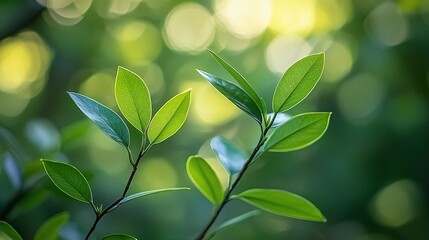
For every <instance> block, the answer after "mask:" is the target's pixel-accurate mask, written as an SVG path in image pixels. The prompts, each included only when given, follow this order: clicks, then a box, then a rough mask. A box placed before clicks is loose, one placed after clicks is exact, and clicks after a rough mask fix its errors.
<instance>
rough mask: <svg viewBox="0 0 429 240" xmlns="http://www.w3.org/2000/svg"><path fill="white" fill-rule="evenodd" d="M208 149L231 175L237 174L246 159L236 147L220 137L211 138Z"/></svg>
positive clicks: (242, 152)
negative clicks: (210, 149)
mask: <svg viewBox="0 0 429 240" xmlns="http://www.w3.org/2000/svg"><path fill="white" fill-rule="evenodd" d="M210 147H211V148H212V149H213V151H214V153H215V154H216V156H217V158H218V159H219V160H220V162H221V163H222V164H223V166H224V167H225V168H226V169H227V170H228V171H229V173H230V174H231V175H234V174H237V173H239V172H240V171H241V169H242V168H243V165H244V163H245V162H246V160H247V158H248V157H247V155H246V154H245V153H244V151H243V150H241V149H240V148H239V147H238V146H237V145H235V144H234V143H232V142H231V141H229V140H227V139H225V138H223V137H221V136H216V137H214V138H212V140H211V141H210Z"/></svg>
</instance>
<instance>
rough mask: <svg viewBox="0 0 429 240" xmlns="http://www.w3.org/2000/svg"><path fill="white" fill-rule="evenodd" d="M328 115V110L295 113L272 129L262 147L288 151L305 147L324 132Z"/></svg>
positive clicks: (329, 114)
mask: <svg viewBox="0 0 429 240" xmlns="http://www.w3.org/2000/svg"><path fill="white" fill-rule="evenodd" d="M330 116H331V113H329V112H315V113H304V114H300V115H296V116H294V117H292V118H291V119H289V120H288V121H287V122H285V123H284V124H283V125H281V126H280V127H278V128H276V130H274V132H273V133H272V135H271V137H270V138H269V139H268V141H267V143H266V144H265V147H264V149H265V150H269V151H272V152H288V151H294V150H298V149H301V148H304V147H307V146H309V145H311V144H313V143H314V142H316V141H317V140H318V139H320V138H321V137H322V136H323V134H324V133H325V132H326V129H327V128H328V125H329V118H330Z"/></svg>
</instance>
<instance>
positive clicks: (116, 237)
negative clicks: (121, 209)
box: [101, 234, 137, 240]
mask: <svg viewBox="0 0 429 240" xmlns="http://www.w3.org/2000/svg"><path fill="white" fill-rule="evenodd" d="M101 240H137V238H135V237H133V236H130V235H126V234H112V235H108V236H104V237H102V238H101Z"/></svg>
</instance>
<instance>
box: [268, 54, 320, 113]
mask: <svg viewBox="0 0 429 240" xmlns="http://www.w3.org/2000/svg"><path fill="white" fill-rule="evenodd" d="M324 63H325V54H324V53H319V54H314V55H310V56H307V57H305V58H303V59H301V60H299V61H298V62H296V63H295V64H293V65H292V66H291V67H290V68H289V69H288V70H286V72H285V74H284V75H283V77H282V79H281V80H280V81H279V83H278V85H277V87H276V90H275V91H274V97H273V111H274V112H283V111H286V110H289V109H291V108H292V107H294V106H295V105H297V104H298V103H300V102H301V101H302V100H304V98H306V97H307V96H308V94H310V92H311V91H312V90H313V88H314V86H316V84H317V82H318V81H319V78H320V76H322V72H323V66H324Z"/></svg>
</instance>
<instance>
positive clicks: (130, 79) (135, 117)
mask: <svg viewBox="0 0 429 240" xmlns="http://www.w3.org/2000/svg"><path fill="white" fill-rule="evenodd" d="M115 97H116V101H117V103H118V106H119V109H120V110H121V112H122V114H123V115H124V117H125V118H126V119H127V120H128V121H129V122H130V123H131V125H133V126H134V127H135V128H137V129H138V130H139V131H140V132H144V131H145V130H146V128H147V126H148V125H149V121H150V118H151V116H152V104H151V99H150V93H149V89H148V88H147V86H146V84H145V82H144V81H143V80H142V79H141V78H140V77H139V76H138V75H137V74H135V73H133V72H131V71H130V70H128V69H125V68H123V67H119V68H118V72H117V74H116V80H115Z"/></svg>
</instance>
